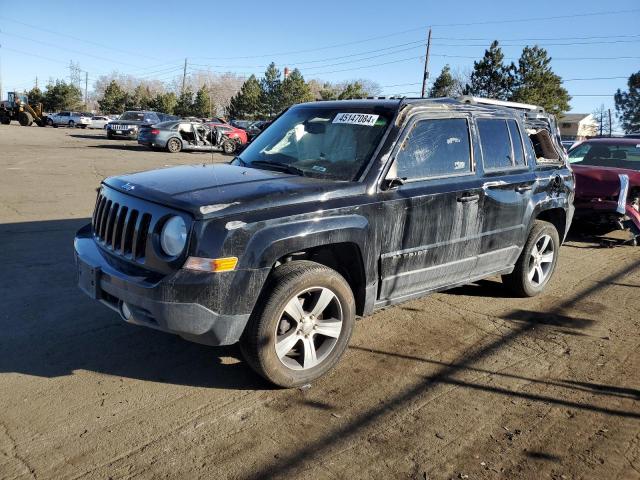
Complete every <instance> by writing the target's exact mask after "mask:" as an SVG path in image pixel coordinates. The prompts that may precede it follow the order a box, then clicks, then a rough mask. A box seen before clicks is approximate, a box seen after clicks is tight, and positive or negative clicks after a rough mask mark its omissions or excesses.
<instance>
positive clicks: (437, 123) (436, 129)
mask: <svg viewBox="0 0 640 480" xmlns="http://www.w3.org/2000/svg"><path fill="white" fill-rule="evenodd" d="M492 103H494V102H489V101H484V100H482V99H472V98H465V99H464V101H456V100H452V99H438V100H427V99H400V100H399V99H386V100H383V99H377V100H342V101H330V102H313V103H306V104H299V105H295V106H293V107H291V108H290V109H289V110H287V111H286V112H285V113H284V114H283V115H281V116H280V117H279V118H278V119H277V120H275V121H274V123H273V124H272V125H271V126H270V127H269V128H268V129H267V130H266V131H265V132H264V133H263V134H262V135H260V136H259V137H258V138H256V140H255V141H254V142H252V143H251V144H249V145H248V146H247V148H246V149H245V150H244V151H243V152H242V153H241V154H240V155H239V156H237V157H235V158H234V160H233V161H232V162H231V164H228V165H221V164H215V165H202V164H200V165H193V166H178V167H173V168H165V169H160V170H153V171H149V172H141V173H134V174H127V175H120V176H116V177H111V178H108V179H106V180H104V181H103V182H102V184H101V186H100V189H99V191H98V196H97V199H96V203H95V210H94V213H93V219H92V222H91V223H90V224H88V225H86V226H85V227H83V228H82V229H80V230H79V231H78V233H77V234H76V238H75V256H76V261H77V268H78V272H79V273H78V282H79V286H80V288H81V289H82V290H83V291H85V292H86V293H87V294H88V295H89V296H91V297H92V298H94V299H97V300H100V302H101V303H103V304H104V305H107V306H109V307H111V308H112V309H114V310H115V311H117V312H119V314H120V315H121V317H122V318H123V319H124V320H125V321H127V322H130V323H134V324H137V325H145V326H148V327H152V328H156V329H160V330H163V331H167V332H172V333H176V334H178V335H181V336H183V337H184V338H186V339H189V340H193V341H198V342H202V343H207V344H211V345H228V344H232V343H235V342H238V341H240V345H241V348H242V352H243V354H244V357H245V358H246V360H247V362H248V363H249V365H251V366H252V367H253V368H254V369H255V370H256V371H257V372H259V373H260V374H261V375H263V376H264V377H265V378H267V379H269V380H270V381H271V382H273V383H275V384H277V385H281V386H285V387H292V386H297V385H303V384H305V383H308V382H310V381H312V380H314V379H316V378H318V377H319V376H321V375H323V374H324V373H326V372H327V371H329V370H330V369H331V368H332V367H333V366H334V365H335V364H336V363H337V362H338V360H339V359H340V357H341V356H342V354H343V353H344V351H345V349H346V348H347V345H348V343H349V339H350V337H351V334H352V331H353V329H354V325H355V317H356V315H361V316H365V315H369V314H371V313H372V312H373V311H374V310H376V309H378V308H381V307H386V306H389V305H394V304H397V303H400V302H403V301H406V300H410V299H414V298H417V297H420V296H422V295H425V294H427V293H429V292H434V291H438V290H443V289H447V288H451V287H454V286H457V285H461V284H465V283H469V282H473V281H476V280H479V279H481V278H484V277H487V276H491V275H502V278H503V283H504V284H505V286H506V287H508V288H510V289H512V290H513V291H515V292H517V293H518V294H519V295H523V296H533V295H537V294H539V293H540V292H542V291H543V290H544V288H545V287H546V286H547V284H548V283H549V280H550V279H551V278H552V275H553V272H554V269H555V266H556V262H557V260H558V254H559V251H560V245H561V242H562V241H563V239H564V238H565V235H566V232H567V230H568V228H569V225H570V223H571V219H572V214H573V208H572V205H571V200H572V197H573V176H572V173H571V170H570V169H569V168H568V165H567V163H566V156H565V154H564V151H563V149H562V147H561V146H560V143H559V136H558V134H557V131H556V127H555V120H554V119H553V117H551V116H549V115H547V114H545V113H544V112H543V111H542V110H541V109H538V108H535V109H534V108H533V107H530V106H526V105H521V104H512V103H507V102H499V104H498V105H495V104H492ZM527 133H529V135H527ZM416 328H421V327H420V326H418V325H416Z"/></svg>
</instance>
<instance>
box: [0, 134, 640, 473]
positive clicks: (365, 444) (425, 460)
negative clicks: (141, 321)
mask: <svg viewBox="0 0 640 480" xmlns="http://www.w3.org/2000/svg"><path fill="white" fill-rule="evenodd" d="M0 147H1V148H2V153H1V154H0V171H1V176H0V246H1V248H0V265H1V267H0V268H1V271H2V276H1V278H0V298H1V299H2V302H1V305H2V307H1V308H0V328H1V330H0V331H1V333H0V478H2V479H10V478H20V479H23V478H24V479H26V478H38V479H42V478H55V479H62V478H104V479H107V478H114V479H116V478H133V477H139V478H216V479H222V478H234V479H235V478H237V479H245V478H247V479H248V478H313V479H336V478H393V479H396V478H411V479H425V478H429V479H436V478H443V479H448V478H461V479H463V478H469V479H476V478H532V479H539V478H552V479H578V478H594V479H595V478H597V479H602V478H612V479H613V478H626V479H629V478H640V340H639V338H640V336H639V333H640V247H630V246H621V247H616V248H611V249H604V248H599V247H598V246H597V245H596V244H595V243H589V242H585V241H577V240H571V241H570V242H568V243H567V244H566V245H565V246H564V247H563V248H562V250H561V256H560V262H559V267H558V271H557V272H556V276H555V279H554V281H553V282H552V285H550V288H549V289H548V290H547V292H546V293H545V294H544V295H542V296H540V297H537V298H534V299H519V298H510V297H509V296H508V294H507V293H506V292H505V291H504V290H503V289H502V288H501V284H500V280H499V279H490V280H485V281H482V282H479V283H477V284H474V285H469V286H465V287H462V288H457V289H455V290H452V291H449V292H446V293H441V294H435V295H432V296H430V297H427V298H424V299H421V300H417V301H413V302H410V303H406V304H403V305H401V306H398V307H395V308H390V309H387V310H384V311H381V312H378V313H376V314H375V315H373V316H372V317H369V318H366V319H364V320H362V321H360V322H359V323H358V325H357V327H356V332H355V334H354V338H353V340H352V346H351V348H350V350H349V351H348V352H347V355H346V356H345V358H344V359H343V360H342V362H341V363H340V364H339V366H338V368H337V369H336V370H335V371H334V372H332V373H331V374H330V375H328V376H327V377H325V378H323V379H322V380H321V381H319V382H318V383H316V384H314V385H313V386H312V387H311V388H309V389H305V390H299V389H295V390H275V389H272V388H271V387H270V386H269V385H267V384H266V383H265V382H264V381H262V380H261V379H260V378H259V377H257V376H256V375H255V374H254V373H252V371H251V370H250V369H249V368H248V367H247V366H245V365H244V364H243V363H242V361H241V360H240V357H239V353H238V351H237V349H236V348H235V347H230V348H211V347H204V346H200V345H196V344H191V343H188V342H186V341H183V340H181V339H180V338H178V337H174V336H171V335H168V334H163V333H160V332H156V331H153V330H149V329H145V328H140V327H136V326H131V325H127V324H125V323H123V322H122V321H121V320H120V319H119V318H118V317H117V315H116V314H115V313H113V312H111V311H110V310H108V309H107V308H105V307H103V306H100V305H98V304H97V303H94V302H93V301H91V300H89V299H88V298H86V297H85V296H84V295H83V294H81V293H80V291H79V290H78V289H77V288H76V286H75V278H74V277H75V272H74V264H73V256H72V239H73V234H74V232H75V230H76V229H77V228H78V227H80V226H81V225H83V224H84V223H87V222H88V217H89V216H90V215H91V212H92V208H93V203H94V201H95V188H96V186H97V185H98V183H99V181H100V180H101V179H102V178H103V177H105V176H108V175H112V174H117V173H122V172H129V171H137V170H144V169H149V168H154V167H163V166H165V165H174V164H180V163H197V162H211V161H217V162H221V161H226V160H228V158H229V157H224V156H222V155H214V156H213V157H212V156H211V155H207V154H200V153H182V154H178V155H170V154H168V153H162V152H151V151H148V150H145V149H142V148H139V147H138V146H137V145H136V143H135V142H134V141H109V140H107V139H106V138H105V137H104V133H103V132H101V131H96V132H92V131H89V130H71V129H64V128H59V129H52V128H37V127H32V128H25V127H19V126H18V125H17V124H16V125H11V126H4V125H2V126H0Z"/></svg>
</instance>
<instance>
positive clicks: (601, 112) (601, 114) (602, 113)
mask: <svg viewBox="0 0 640 480" xmlns="http://www.w3.org/2000/svg"><path fill="white" fill-rule="evenodd" d="M603 107H604V105H603ZM603 115H604V112H603V111H602V110H600V136H602V121H603V118H602V116H603Z"/></svg>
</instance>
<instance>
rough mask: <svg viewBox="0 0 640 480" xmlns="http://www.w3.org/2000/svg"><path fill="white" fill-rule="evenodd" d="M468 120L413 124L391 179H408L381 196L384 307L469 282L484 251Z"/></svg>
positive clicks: (396, 154)
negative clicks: (482, 249) (480, 249)
mask: <svg viewBox="0 0 640 480" xmlns="http://www.w3.org/2000/svg"><path fill="white" fill-rule="evenodd" d="M469 123H470V118H469V117H468V116H465V115H464V114H459V115H458V116H457V117H455V118H451V117H450V116H447V117H440V118H439V117H436V116H427V115H421V116H419V117H417V118H415V119H413V121H411V122H410V123H409V125H408V126H407V127H406V128H405V133H404V134H403V136H401V141H400V142H399V143H398V147H396V151H395V152H394V153H393V154H392V158H394V160H392V164H391V167H390V170H389V173H388V174H387V181H389V179H390V178H399V179H402V181H403V182H404V183H403V184H401V185H397V186H395V187H393V188H389V189H388V190H386V191H383V192H380V199H381V200H382V202H381V205H382V210H383V215H384V222H385V227H384V229H383V230H384V231H381V232H380V237H381V259H380V277H381V278H380V291H379V303H381V304H387V303H391V302H392V301H397V300H402V299H406V298H408V297H411V296H417V295H420V294H422V293H424V292H427V291H429V290H434V289H438V288H440V287H443V286H447V285H452V284H455V283H461V282H465V281H466V280H468V278H469V277H470V274H471V272H472V271H473V270H474V267H475V263H476V257H477V253H478V247H479V237H480V229H481V226H482V225H481V223H479V219H481V218H482V217H481V215H480V211H481V209H482V185H481V183H482V179H481V178H480V177H479V176H478V175H477V174H476V170H475V166H474V161H473V158H474V155H473V152H474V148H473V142H472V141H471V138H472V137H471V135H470V130H469Z"/></svg>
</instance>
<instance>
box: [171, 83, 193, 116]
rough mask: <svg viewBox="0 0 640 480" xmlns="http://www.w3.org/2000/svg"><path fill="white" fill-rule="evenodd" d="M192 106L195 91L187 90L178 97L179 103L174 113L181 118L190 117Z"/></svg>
mask: <svg viewBox="0 0 640 480" xmlns="http://www.w3.org/2000/svg"><path fill="white" fill-rule="evenodd" d="M192 106H193V91H192V90H191V89H190V88H185V90H184V92H182V93H181V94H180V96H179V97H178V102H177V103H176V106H175V108H174V110H173V111H174V113H175V114H176V115H178V116H180V117H189V116H191V110H192Z"/></svg>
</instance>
